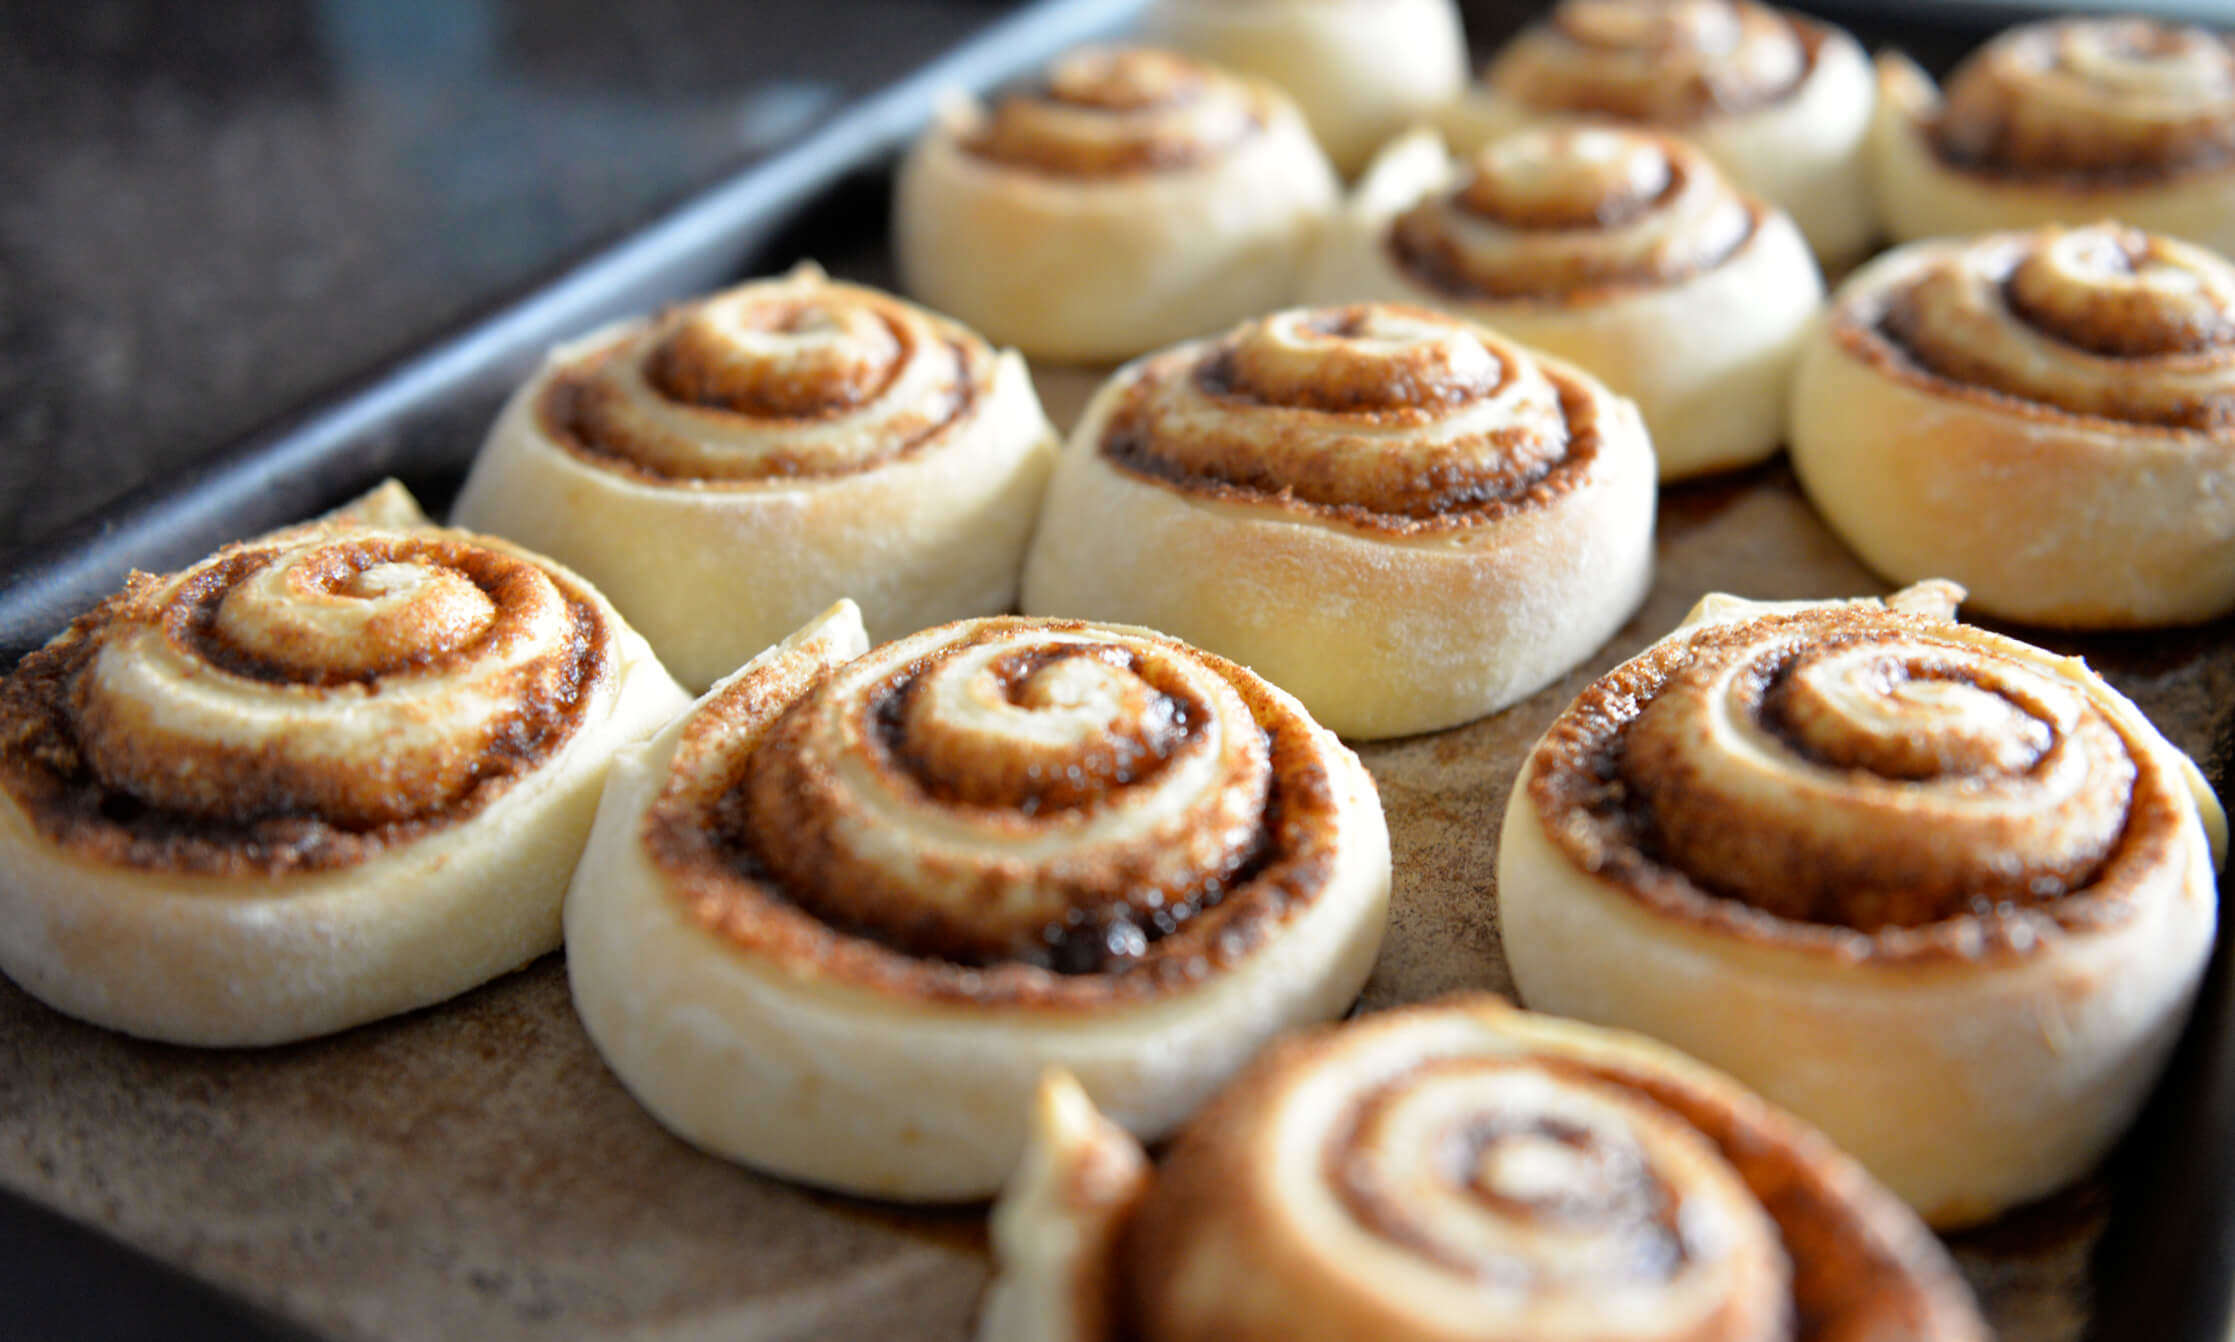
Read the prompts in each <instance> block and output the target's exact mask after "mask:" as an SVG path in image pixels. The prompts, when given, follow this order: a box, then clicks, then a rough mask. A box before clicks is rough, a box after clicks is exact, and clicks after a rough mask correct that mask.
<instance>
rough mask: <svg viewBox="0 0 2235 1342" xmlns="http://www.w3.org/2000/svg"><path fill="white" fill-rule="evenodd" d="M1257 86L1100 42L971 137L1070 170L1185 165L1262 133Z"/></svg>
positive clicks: (1013, 157)
mask: <svg viewBox="0 0 2235 1342" xmlns="http://www.w3.org/2000/svg"><path fill="white" fill-rule="evenodd" d="M1264 118H1265V109H1264V108H1263V107H1262V106H1260V100H1259V98H1258V97H1257V95H1256V94H1255V93H1254V92H1253V91H1252V90H1251V89H1250V88H1249V86H1248V85H1246V84H1244V83H1242V82H1241V81H1240V80H1237V79H1235V78H1234V77H1232V76H1231V75H1227V74H1224V73H1222V72H1220V71H1218V70H1216V69H1213V68H1212V67H1210V66H1207V65H1204V64H1202V63H1200V62H1198V61H1193V60H1189V59H1188V58H1186V57H1184V56H1179V55H1176V54H1174V53H1172V52H1168V51H1157V50H1152V49H1148V48H1139V47H1131V48H1114V49H1112V48H1090V49H1088V50H1085V51H1080V52H1075V53H1073V54H1071V55H1069V56H1066V57H1064V58H1063V59H1062V60H1060V61H1058V62H1057V63H1056V64H1055V66H1054V67H1053V68H1052V69H1051V70H1050V71H1049V73H1048V80H1047V85H1046V87H1045V88H1043V89H1040V90H1038V91H1037V92H1033V93H1022V94H1016V95H1013V96H1011V97H1008V98H1005V99H1003V100H1002V101H1001V102H1000V103H999V105H997V106H996V107H995V108H994V109H993V112H992V113H991V115H989V116H988V117H987V118H986V119H985V121H984V122H983V124H982V125H980V126H979V127H978V128H977V129H976V131H975V133H974V134H972V135H971V136H970V137H969V138H968V140H967V141H966V144H967V147H968V148H969V149H970V151H971V152H972V153H974V154H976V155H978V156H979V157H980V158H984V159H988V160H991V161H993V162H996V163H1002V164H1007V165H1010V166H1013V167H1020V168H1029V169H1032V170H1034V171H1037V172H1044V173H1051V174H1056V175H1060V176H1070V177H1102V176H1115V175H1120V174H1126V173H1137V172H1148V171H1159V170H1170V169H1177V168H1184V167H1187V166H1190V165H1192V164H1194V163H1197V162H1199V161H1201V160H1204V159H1207V158H1212V157H1215V156H1216V155H1219V154H1222V153H1224V152H1226V151H1227V150H1228V149H1230V148H1231V147H1233V146H1234V145H1236V144H1238V143H1240V142H1241V141H1242V140H1244V139H1246V138H1248V137H1249V136H1251V135H1253V134H1255V133H1256V131H1257V130H1258V129H1259V127H1260V126H1261V125H1262V124H1263V122H1264Z"/></svg>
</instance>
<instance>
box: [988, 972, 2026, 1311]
mask: <svg viewBox="0 0 2235 1342" xmlns="http://www.w3.org/2000/svg"><path fill="white" fill-rule="evenodd" d="M994 1249H995V1255H996V1260H997V1275H996V1278H995V1283H994V1287H993V1289H992V1292H991V1294H990V1295H989V1298H988V1300H987V1304H986V1308H985V1311H984V1313H983V1316H982V1324H981V1327H980V1331H979V1337H980V1339H981V1342H1103V1340H1104V1339H1115V1338H1131V1339H1134V1342H1213V1340H1214V1339H1215V1340H1216V1342H1258V1340H1260V1339H1264V1340H1267V1342H1269V1340H1270V1339H1276V1338H1277V1339H1284V1340H1287V1339H1295V1340H1296V1342H1320V1340H1321V1339H1326V1340H1328V1342H1332V1340H1333V1339H1361V1338H1373V1339H1378V1340H1381V1342H1414V1340H1416V1339H1434V1340H1435V1342H1458V1339H1514V1340H1515V1342H1519V1340H1520V1339H1530V1340H1531V1342H1543V1340H1544V1339H1566V1338H1574V1339H1586V1338H1588V1339H1597V1340H1599V1342H1613V1340H1615V1339H1644V1338H1655V1339H1664V1338H1665V1339H1678V1338H1682V1339H1756V1338H1759V1339H1781V1338H1799V1339H1807V1340H1808V1342H1828V1340H1829V1339H1834V1338H1837V1339H1893V1338H1905V1339H1911V1340H1912V1342H1953V1340H1954V1339H1979V1338H1984V1337H1985V1336H1986V1329H1985V1327H1984V1325H1983V1324H1982V1323H1981V1322H1980V1320H1979V1318H1978V1315H1977V1313H1976V1312H1975V1310H1974V1309H1973V1307H1972V1305H1971V1302H1970V1300H1969V1298H1968V1294H1967V1293H1966V1292H1965V1290H1964V1288H1963V1286H1962V1283H1961V1281H1960V1279H1959V1278H1958V1277H1957V1276H1956V1274H1955V1271H1954V1268H1953V1265H1952V1264H1951V1263H1950V1262H1949V1261H1948V1259H1947V1256H1946V1253H1945V1252H1944V1251H1943V1250H1942V1249H1941V1247H1940V1246H1939V1245H1938V1244H1937V1243H1935V1242H1934V1241H1933V1239H1932V1237H1931V1235H1929V1234H1928V1233H1927V1232H1926V1231H1925V1229H1924V1227H1923V1226H1921V1225H1919V1224H1918V1223H1917V1221H1916V1220H1915V1219H1914V1217H1912V1216H1911V1215H1910V1214H1909V1213H1908V1212H1907V1210H1906V1209H1904V1208H1903V1207H1902V1206H1901V1204H1900V1203H1899V1202H1898V1201H1896V1200H1895V1199H1894V1198H1893V1197H1891V1196H1890V1195H1888V1194H1887V1193H1886V1191H1885V1190H1884V1189H1882V1188H1880V1187H1878V1186H1877V1185H1876V1184H1874V1183H1872V1182H1871V1181H1870V1179H1869V1178H1868V1177H1867V1176H1866V1175H1865V1174H1864V1173H1863V1172H1862V1170H1861V1169H1859V1168H1858V1167H1857V1166H1856V1165H1855V1164H1854V1163H1853V1162H1852V1161H1850V1160H1848V1159H1847V1158H1846V1157H1844V1156H1842V1155H1840V1154H1839V1153H1838V1152H1837V1151H1835V1150H1833V1149H1832V1147H1831V1145H1830V1144H1829V1143H1827V1142H1826V1141H1824V1139H1823V1138H1821V1137H1820V1136H1818V1135H1817V1134H1815V1133H1814V1132H1812V1131H1810V1130H1809V1129H1807V1128H1806V1127H1804V1126H1802V1125H1801V1124H1799V1123H1796V1122H1794V1121H1793V1120H1792V1119H1790V1118H1789V1117H1787V1116H1786V1115H1784V1114H1782V1113H1780V1112H1778V1111H1777V1110H1775V1109H1772V1108H1771V1107H1770V1106H1768V1105H1766V1104H1764V1103H1763V1102H1762V1101H1760V1100H1759V1099H1756V1098H1755V1097H1753V1096H1752V1095H1749V1094H1748V1093H1746V1092H1745V1091H1744V1090H1742V1089H1740V1088H1739V1087H1738V1086H1736V1085H1734V1084H1733V1083H1732V1082H1731V1081H1730V1080H1729V1079H1728V1078H1726V1077H1723V1076H1721V1075H1719V1074H1718V1073H1715V1072H1713V1071H1710V1070H1709V1069H1707V1068H1705V1067H1702V1066H1700V1065H1699V1064H1697V1063H1695V1062H1692V1061H1691V1060H1690V1059H1687V1058H1685V1057H1683V1056H1682V1055H1680V1054H1678V1053H1676V1052H1675V1051H1674V1050H1672V1049H1667V1048H1663V1047H1661V1046H1659V1045H1656V1044H1652V1043H1650V1042H1648V1041H1646V1040H1644V1039H1641V1038H1638V1037H1636V1036H1633V1035H1626V1034H1621V1033H1617V1032H1615V1031H1610V1030H1600V1029H1594V1028H1592V1027H1589V1026H1584V1025H1579V1024H1576V1023H1574V1022H1571V1021H1560V1020H1554V1019H1552V1018H1550V1017H1545V1016H1533V1015H1530V1014H1528V1013H1526V1012H1521V1011H1516V1010H1514V1009H1513V1008H1512V1007H1509V1006H1507V1005H1506V1004H1504V1003H1503V1002H1501V1001H1499V1000H1497V999H1496V998H1491V997H1461V998H1454V999H1449V1000H1446V1001H1443V1002H1438V1003H1433V1004H1430V1005H1427V1006H1422V1007H1411V1008H1405V1009H1401V1010H1397V1011H1391V1012H1387V1013H1384V1014H1380V1015H1374V1016H1368V1017H1365V1018H1363V1019H1361V1020H1357V1021H1354V1022H1351V1023H1349V1024H1346V1025H1343V1026H1339V1027H1331V1028H1327V1029H1321V1030H1316V1031H1311V1032H1308V1033H1305V1034H1302V1035H1299V1036H1296V1037H1292V1038H1290V1039H1288V1040H1286V1041H1284V1042H1282V1043H1280V1044H1278V1045H1276V1046H1275V1047H1273V1048H1272V1049H1270V1050H1268V1051H1267V1052H1266V1053H1265V1054H1264V1055H1263V1056H1261V1057H1260V1058H1259V1059H1258V1061H1257V1062H1255V1063H1253V1064H1252V1065H1251V1067H1250V1068H1249V1070H1248V1071H1247V1072H1245V1073H1243V1075H1242V1076H1241V1077H1240V1078H1238V1079H1237V1080H1236V1082H1235V1083H1234V1084H1233V1085H1232V1086H1231V1087H1229V1088H1228V1089H1227V1090H1226V1091H1225V1092H1224V1093H1222V1094H1221V1095H1220V1096H1219V1098H1218V1099H1217V1100H1215V1101H1213V1102H1212V1104H1211V1105H1210V1106H1209V1107H1208V1108H1207V1109H1205V1110H1204V1112H1203V1113H1202V1114H1200V1115H1199V1116H1197V1117H1196V1118H1195V1119H1194V1120H1193V1121H1192V1122H1190V1123H1189V1125H1188V1126H1187V1128H1186V1129H1185V1130H1184V1131H1183V1132H1182V1133H1181V1135H1180V1137H1179V1139H1178V1140H1177V1141H1176V1142H1175V1143H1174V1144H1173V1147H1172V1149H1171V1151H1170V1153H1169V1154H1168V1155H1167V1156H1166V1157H1165V1159H1164V1161H1163V1163H1162V1165H1161V1166H1160V1167H1159V1168H1157V1169H1156V1170H1155V1171H1153V1173H1151V1172H1148V1171H1146V1170H1145V1169H1144V1168H1143V1163H1142V1161H1141V1160H1140V1155H1139V1149H1138V1147H1135V1146H1133V1145H1132V1143H1131V1142H1130V1140H1129V1139H1127V1138H1126V1137H1125V1136H1124V1135H1123V1134H1122V1133H1120V1132H1118V1131H1116V1130H1115V1129H1112V1128H1110V1127H1109V1126H1108V1125H1107V1124H1105V1123H1102V1122H1100V1121H1099V1120H1098V1118H1097V1116H1096V1115H1095V1114H1094V1113H1093V1110H1092V1107H1091V1105H1088V1104H1087V1103H1086V1102H1085V1100H1084V1099H1083V1098H1082V1097H1080V1096H1079V1095H1078V1094H1077V1092H1076V1091H1075V1089H1073V1088H1072V1087H1071V1086H1070V1085H1069V1084H1068V1078H1063V1077H1060V1076H1057V1077H1051V1078H1050V1079H1049V1080H1048V1082H1046V1083H1045V1084H1044V1085H1043V1087H1042V1092H1041V1095H1040V1097H1039V1101H1038V1110H1037V1113H1036V1121H1035V1128H1034V1133H1033V1143H1032V1147H1031V1149H1030V1150H1029V1151H1028V1153H1027V1155H1026V1157H1025V1159H1024V1161H1023V1162H1022V1164H1021V1165H1020V1167H1019V1170H1018V1173H1017V1176H1016V1178H1015V1179H1014V1180H1013V1181H1012V1182H1011V1183H1010V1185H1009V1187H1008V1188H1007V1189H1006V1190H1005V1191H1004V1193H1003V1195H1002V1199H1001V1202H1000V1204H999V1205H998V1206H997V1208H996V1209H995V1213H994ZM1121 1321H1122V1322H1121Z"/></svg>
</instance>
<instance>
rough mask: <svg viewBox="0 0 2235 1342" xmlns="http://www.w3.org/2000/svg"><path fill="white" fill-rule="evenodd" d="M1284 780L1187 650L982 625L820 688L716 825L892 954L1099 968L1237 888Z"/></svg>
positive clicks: (783, 722) (874, 662) (802, 900)
mask: <svg viewBox="0 0 2235 1342" xmlns="http://www.w3.org/2000/svg"><path fill="white" fill-rule="evenodd" d="M906 646H908V645H907V644H906V643H904V644H900V645H888V647H903V648H904V647H906ZM1275 769H1276V764H1275V760H1274V752H1273V748H1272V744H1271V742H1270V739H1269V737H1268V734H1267V731H1266V729H1265V728H1264V727H1262V726H1261V725H1260V724H1259V722H1258V720H1257V717H1256V715H1255V713H1254V712H1253V709H1252V705H1251V704H1250V703H1249V702H1248V701H1247V700H1245V698H1244V697H1243V695H1242V694H1241V693H1240V692H1239V691H1238V690H1237V688H1236V687H1235V685H1233V684H1232V683H1230V681H1229V680H1228V679H1227V677H1225V676H1224V675H1222V674H1220V672H1219V671H1218V670H1217V669H1216V668H1215V667H1214V666H1212V665H1210V664H1208V663H1207V662H1205V661H1202V660H1198V659H1195V658H1192V657H1191V656H1189V655H1187V654H1186V653H1185V652H1184V650H1179V649H1177V648H1175V647H1173V646H1171V645H1165V644H1162V643H1157V642H1151V641H1146V640H1134V639H1130V638H1125V637H1112V636H1102V635H1098V634H1096V633H1091V632H1063V631H1054V630H1046V629H1036V628H1034V627H1032V626H1031V625H1030V624H1028V623H1027V622H1023V621H989V622H985V623H984V627H983V628H982V629H981V631H980V632H979V633H978V634H976V635H974V636H970V637H967V638H962V639H958V640H953V641H945V642H941V643H938V644H936V645H935V646H934V647H933V649H932V650H930V651H927V652H921V653H918V654H914V655H908V654H893V655H889V656H888V655H885V650H880V651H879V652H874V653H872V654H870V655H869V656H868V657H865V658H862V659H860V660H858V661H855V662H852V663H849V664H847V665H846V666H844V667H841V668H839V669H838V670H836V671H834V672H832V673H831V674H830V675H829V677H828V678H827V679H826V680H825V681H824V682H823V683H822V684H821V685H819V686H818V687H817V688H815V689H814V690H813V691H812V692H811V693H809V694H808V695H806V696H805V697H803V698H802V699H800V700H799V701H798V702H797V703H795V704H793V705H792V706H791V707H790V708H789V709H788V710H787V711H786V712H785V714H784V715H783V717H782V718H781V719H779V720H778V721H777V723H776V724H775V725H774V726H773V727H772V728H771V729H770V732H769V735H768V738H767V740H766V741H765V742H764V743H763V744H762V745H761V746H760V748H759V749H757V750H756V751H755V752H754V753H753V755H752V756H751V758H750V760H749V761H748V762H747V763H746V765H745V768H744V771H743V773H742V776H741V778H740V780H739V782H738V784H737V785H736V787H735V789H734V792H733V794H732V798H731V802H730V803H729V805H730V807H731V809H732V811H733V817H732V820H731V821H730V822H729V823H732V824H734V825H735V826H736V828H737V830H738V832H739V833H740V835H741V837H742V838H743V841H744V844H745V846H746V848H747V849H748V851H749V852H750V853H751V854H752V855H753V856H754V858H755V859H756V860H757V861H758V862H759V863H761V864H762V865H763V866H765V867H766V868H767V870H768V872H769V874H770V876H771V877H772V878H773V879H774V880H775V881H776V882H777V884H778V885H779V887H780V888H781V889H783V890H784V892H785V894H786V895H787V897H788V898H790V899H792V900H793V901H795V902H797V903H799V904H801V905H803V906H805V907H807V908H809V909H810V910H812V911H813V912H815V913H816V914H817V915H818V916H820V917H823V918H825V919H827V920H829V921H831V922H833V923H836V924H838V925H840V926H843V927H846V928H849V929H853V930H858V931H861V932H863V933H866V934H868V935H872V936H874V937H876V938H877V939H879V940H881V941H883V942H885V943H887V944H889V945H894V946H897V947H900V948H902V949H905V950H907V951H910V952H912V953H915V954H918V955H927V956H937V957H942V958H947V959H953V960H957V961H960V962H963V963H990V962H994V961H1000V960H1025V961H1030V962H1041V963H1049V964H1052V965H1055V966H1057V967H1062V965H1063V963H1064V962H1065V960H1066V958H1067V957H1072V956H1076V957H1078V958H1081V959H1083V960H1085V961H1087V962H1091V963H1096V964H1099V963H1102V962H1104V961H1108V960H1112V959H1114V960H1119V961H1122V960H1125V959H1127V958H1130V957H1135V956H1138V955H1140V954H1142V953H1143V952H1144V951H1146V950H1147V948H1148V946H1149V944H1150V943H1151V942H1152V941H1153V940H1155V939H1156V938H1157V937H1159V936H1161V935H1163V934H1165V933H1167V932H1169V931H1171V930H1173V929H1174V928H1176V927H1178V926H1179V925H1181V924H1182V923H1184V922H1186V921H1187V920H1188V919H1190V918H1191V917H1193V916H1194V915H1195V914H1196V913H1198V912H1199V911H1201V910H1203V909H1206V908H1208V907H1210V906H1212V905H1215V904H1217V903H1218V902H1219V901H1220V900H1221V899H1222V898H1224V897H1225V895H1226V894H1227V893H1228V892H1229V891H1230V890H1231V889H1232V888H1233V887H1234V886H1235V885H1236V884H1238V883H1239V882H1240V881H1242V880H1243V879H1245V878H1246V876H1247V875H1248V873H1249V872H1250V871H1251V870H1252V869H1253V867H1254V866H1255V865H1256V864H1258V863H1259V862H1260V861H1261V859H1262V858H1263V857H1264V855H1265V853H1266V852H1267V849H1268V844H1269V843H1270V842H1271V839H1270V837H1269V833H1268V820H1267V813H1268V805H1269V797H1270V796H1271V793H1272V791H1273V782H1274V774H1275Z"/></svg>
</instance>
